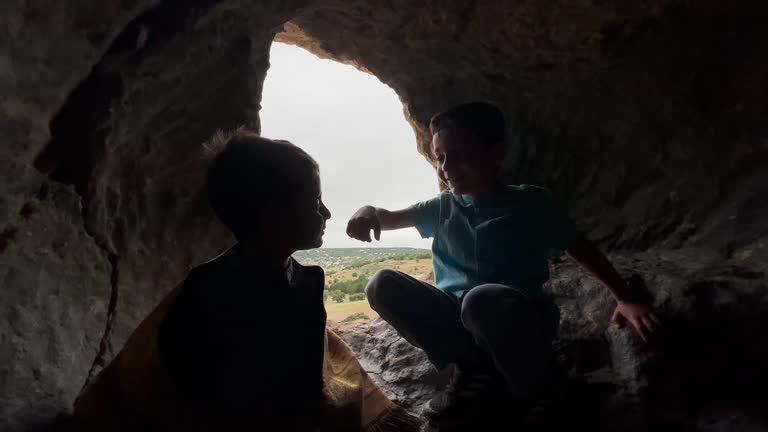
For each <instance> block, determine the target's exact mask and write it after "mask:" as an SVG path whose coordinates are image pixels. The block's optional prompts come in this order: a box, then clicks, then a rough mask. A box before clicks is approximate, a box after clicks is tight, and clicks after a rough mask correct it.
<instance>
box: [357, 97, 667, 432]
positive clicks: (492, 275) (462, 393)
mask: <svg viewBox="0 0 768 432" xmlns="http://www.w3.org/2000/svg"><path fill="white" fill-rule="evenodd" d="M430 131H431V133H432V135H433V138H432V151H433V155H432V156H433V157H434V158H435V160H436V161H437V172H438V176H439V177H440V180H441V181H442V182H443V183H444V184H445V185H446V186H447V189H448V191H446V192H442V193H440V194H439V195H438V196H437V197H435V198H433V199H430V200H428V201H424V202H420V203H417V204H414V205H412V206H410V207H408V208H406V209H403V210H399V211H389V210H385V209H381V208H376V207H373V206H365V207H362V208H361V209H360V210H358V211H357V212H356V213H355V214H354V215H353V216H352V218H351V219H350V221H349V223H348V225H347V234H348V235H349V236H351V237H353V238H356V239H358V240H362V241H368V242H370V241H371V231H373V233H374V237H375V238H376V239H377V240H378V239H379V237H380V233H381V231H382V230H395V229H401V228H407V227H416V229H417V230H418V231H419V233H420V234H421V236H422V237H424V238H432V239H433V242H432V253H433V265H434V272H435V282H436V285H437V287H433V286H431V285H429V284H427V283H425V282H422V281H418V280H416V279H414V278H412V277H410V276H408V275H406V274H404V273H401V272H397V271H394V270H382V271H380V272H378V273H377V274H376V275H375V276H374V277H373V278H372V279H371V281H370V282H369V285H368V287H367V288H366V293H367V295H368V300H369V302H370V304H371V307H372V308H373V309H374V310H376V311H377V312H378V313H379V315H380V316H381V317H382V318H383V319H384V320H386V321H387V322H389V323H390V324H391V325H392V326H394V327H395V328H396V329H397V330H398V331H399V332H400V334H401V335H402V336H403V337H404V338H405V339H406V340H408V341H409V342H410V343H412V344H413V345H415V346H417V347H420V348H422V349H423V350H424V351H425V352H426V353H427V356H428V357H429V359H430V361H431V362H432V363H433V364H434V365H435V366H436V367H437V368H438V369H442V368H444V367H446V366H448V365H449V364H456V366H457V367H456V374H455V376H454V379H453V380H452V383H451V385H450V386H449V388H448V389H447V391H446V392H445V393H444V394H442V395H440V396H438V397H437V398H435V399H434V400H432V401H431V402H430V404H429V407H428V408H427V410H426V411H425V415H426V416H427V418H428V419H429V420H430V422H432V423H433V424H435V425H450V424H457V423H461V422H466V421H467V420H468V418H471V417H472V414H473V413H475V414H476V413H477V412H478V410H479V409H480V408H488V407H489V406H492V405H493V403H494V402H500V401H509V400H514V401H516V402H525V403H528V402H529V401H533V400H535V399H536V398H538V397H541V396H542V395H543V394H544V393H545V392H546V391H547V390H548V388H549V387H550V384H551V381H552V379H551V378H552V373H551V372H552V371H551V360H552V355H551V354H552V341H553V339H554V338H555V336H556V334H557V327H558V323H559V311H558V309H557V307H556V306H555V304H554V302H553V301H552V299H551V298H550V297H549V296H547V295H545V293H544V292H543V290H542V285H543V284H544V282H546V281H547V279H549V262H548V259H549V257H550V255H551V252H552V251H553V250H560V251H567V252H568V254H569V255H570V256H571V257H572V258H574V259H575V260H576V261H577V262H579V263H580V264H581V265H583V266H584V267H586V268H587V269H588V270H589V271H590V272H592V273H593V274H594V275H595V276H596V277H597V278H599V279H600V280H601V281H602V282H603V283H604V284H605V285H606V286H607V287H608V289H609V290H610V291H611V292H612V293H613V295H614V297H615V298H616V301H617V306H616V310H615V312H614V315H613V320H614V321H615V322H616V323H617V324H619V325H621V324H622V323H623V322H624V321H625V320H628V321H630V322H631V323H632V324H633V326H634V327H635V328H636V329H637V331H638V332H639V334H640V336H641V337H642V338H643V340H646V341H647V340H648V338H650V337H652V335H653V334H654V333H655V332H656V331H657V330H658V328H659V322H658V319H657V317H656V315H655V313H654V311H653V308H652V306H651V305H649V304H647V303H646V302H645V301H643V300H640V296H639V295H638V293H636V292H632V290H631V289H628V287H627V284H626V283H625V281H624V280H623V279H622V278H621V276H620V275H619V274H618V273H617V272H616V270H615V269H614V268H613V266H612V265H611V264H610V263H609V262H608V260H607V259H606V257H605V256H604V255H603V254H602V253H601V252H600V251H599V250H598V249H597V248H596V247H595V246H594V245H593V244H592V243H590V242H589V241H587V240H586V239H584V238H583V237H582V236H581V235H580V234H579V233H578V231H577V230H576V227H575V225H574V223H573V222H572V221H571V219H570V218H569V217H568V215H567V212H566V211H565V209H563V208H562V207H560V206H559V205H558V204H557V202H556V201H555V200H554V199H553V197H552V196H551V194H550V193H549V192H548V191H547V190H546V189H543V188H540V187H536V186H505V185H502V184H500V183H499V182H498V180H497V174H498V172H499V169H500V165H501V161H502V160H503V158H504V154H505V151H506V145H505V144H506V143H505V138H506V137H505V135H506V126H505V124H504V118H503V114H502V112H501V111H500V110H499V109H498V108H497V107H495V106H494V105H492V104H488V103H484V102H473V103H467V104H462V105H458V106H456V107H453V108H451V109H449V110H448V111H445V112H443V113H440V114H437V115H435V116H434V117H433V118H432V120H431V122H430ZM507 405H508V404H507ZM515 405H517V406H521V404H520V403H517V404H515ZM522 405H524V404H522ZM468 416H469V417H468Z"/></svg>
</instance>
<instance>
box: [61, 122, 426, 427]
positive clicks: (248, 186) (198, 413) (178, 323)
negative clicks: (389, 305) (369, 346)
mask: <svg viewBox="0 0 768 432" xmlns="http://www.w3.org/2000/svg"><path fill="white" fill-rule="evenodd" d="M208 150H209V152H210V158H211V162H210V165H209V167H208V175H207V190H208V197H209V201H210V204H211V207H212V208H213V210H214V211H215V213H216V215H217V216H218V218H219V219H220V220H221V221H222V222H223V223H224V224H225V225H226V226H227V227H228V228H229V229H230V230H231V231H232V233H233V234H234V236H235V238H236V240H237V243H236V245H234V246H233V247H232V248H230V249H229V250H227V251H226V252H224V253H223V254H222V255H220V256H218V257H216V258H214V259H213V260H211V261H209V262H207V263H204V264H202V265H200V266H198V267H196V268H194V269H192V271H191V272H190V273H189V274H188V275H187V277H186V279H185V280H184V282H183V283H182V284H180V285H179V286H178V287H177V288H176V289H174V290H173V291H172V292H171V293H170V294H169V295H168V296H167V297H166V298H165V299H164V300H163V301H162V302H161V303H160V305H159V306H158V307H157V308H156V309H155V310H154V311H153V312H152V313H151V314H150V315H149V317H147V318H146V319H145V320H144V321H143V322H142V323H141V324H140V325H139V327H138V328H137V329H136V330H135V331H134V333H133V334H132V335H131V337H130V338H129V340H128V342H127V343H126V345H125V347H124V348H123V349H122V351H121V352H120V354H119V355H118V356H117V357H116V358H115V359H114V360H113V361H112V362H111V363H110V365H109V366H107V367H106V368H105V369H104V370H103V371H102V372H101V373H100V374H99V376H98V377H97V378H96V380H95V381H94V382H93V383H92V384H90V385H88V386H87V387H86V389H85V390H84V392H83V393H82V394H81V395H80V397H79V398H78V401H76V406H75V414H74V421H73V422H74V427H73V430H78V431H99V432H106V431H139V430H157V431H167V430H185V431H201V432H202V431H206V432H207V431H218V430H268V431H271V430H275V431H277V430H280V431H302V432H304V431H306V432H310V431H311V432H318V431H333V432H341V431H349V432H353V431H354V432H367V431H376V432H385V431H415V430H417V429H418V422H416V421H415V420H416V419H414V418H413V417H412V416H410V415H409V414H407V413H406V412H405V411H403V410H402V409H401V408H398V407H396V406H395V405H393V404H392V402H391V401H389V399H387V398H386V396H384V394H383V393H382V392H381V391H380V390H379V389H378V388H376V386H375V385H373V383H372V381H370V379H369V377H368V376H367V374H365V371H364V370H363V369H362V367H361V366H360V364H359V363H358V362H357V360H356V359H355V357H354V355H353V353H352V352H351V350H350V349H349V347H348V346H346V345H345V344H344V343H343V342H342V341H341V340H340V339H339V338H338V336H336V335H335V334H333V333H332V332H330V331H328V330H327V329H326V327H325V324H326V313H325V307H324V304H323V289H324V285H325V283H324V274H323V271H322V269H321V268H320V267H313V266H308V267H305V266H302V265H301V264H299V263H298V262H296V261H295V260H294V259H293V258H292V257H291V255H292V254H293V253H294V252H295V251H297V250H302V249H311V248H316V247H319V246H320V245H322V242H323V239H322V238H323V233H324V229H325V223H326V221H327V220H328V219H329V218H330V217H331V213H330V211H329V210H328V208H326V206H325V204H323V200H322V194H321V188H320V176H319V168H318V165H317V162H315V160H314V159H313V158H312V157H311V156H309V155H308V154H307V153H306V152H304V151H303V150H302V149H301V148H299V147H297V146H295V145H293V144H291V143H289V142H287V141H278V140H270V139H266V138H262V137H260V136H259V135H258V134H256V133H254V132H250V131H247V130H242V129H240V130H237V131H235V132H234V133H232V134H230V135H217V137H216V138H215V139H214V140H213V141H212V142H211V143H210V144H209V146H208Z"/></svg>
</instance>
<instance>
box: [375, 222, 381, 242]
mask: <svg viewBox="0 0 768 432" xmlns="http://www.w3.org/2000/svg"><path fill="white" fill-rule="evenodd" d="M373 235H374V237H376V240H380V239H381V224H380V223H379V219H378V218H373Z"/></svg>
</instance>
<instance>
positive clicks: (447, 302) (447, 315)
mask: <svg viewBox="0 0 768 432" xmlns="http://www.w3.org/2000/svg"><path fill="white" fill-rule="evenodd" d="M365 293H366V296H367V297H368V302H369V303H370V304H371V308H373V310H375V311H376V312H377V313H378V314H379V315H380V316H381V317H382V318H383V319H384V320H385V321H386V322H388V323H389V324H391V325H392V327H394V328H395V329H396V330H397V331H398V332H399V333H400V334H401V335H402V336H403V337H404V338H405V340H407V341H408V342H410V343H411V344H412V345H414V346H416V347H418V348H421V349H423V350H424V351H425V352H426V353H427V357H429V360H430V361H431V362H432V364H434V365H435V367H437V368H438V369H442V368H444V367H446V366H448V365H449V364H450V363H453V362H455V361H457V360H458V359H459V358H461V357H462V356H463V355H464V354H465V353H466V352H467V351H469V350H470V349H471V347H472V346H473V345H474V343H473V340H472V336H471V335H470V334H469V333H468V332H467V331H466V329H465V328H464V326H463V324H462V322H461V307H460V302H459V299H458V298H456V297H455V296H452V295H451V294H446V293H444V292H442V291H440V290H439V289H437V288H435V287H433V286H432V285H430V284H428V283H426V282H423V281H420V280H417V279H415V278H413V277H411V276H408V275H407V274H404V273H401V272H398V271H395V270H389V269H385V270H380V271H378V272H377V273H376V274H375V275H374V276H373V278H371V280H370V282H368V286H367V287H366V289H365Z"/></svg>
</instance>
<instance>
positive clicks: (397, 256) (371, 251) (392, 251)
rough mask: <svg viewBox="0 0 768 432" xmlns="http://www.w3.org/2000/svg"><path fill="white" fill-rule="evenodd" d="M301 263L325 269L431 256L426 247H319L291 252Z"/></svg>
mask: <svg viewBox="0 0 768 432" xmlns="http://www.w3.org/2000/svg"><path fill="white" fill-rule="evenodd" d="M293 257H294V258H296V260H297V261H299V262H300V263H302V264H305V265H319V266H321V267H323V268H324V269H326V270H332V269H345V268H355V267H362V266H364V265H366V264H370V263H374V262H383V261H388V260H418V259H426V258H432V252H430V251H429V250H428V249H416V248H327V249H326V248H321V249H312V250H307V251H299V252H296V253H295V254H293Z"/></svg>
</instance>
